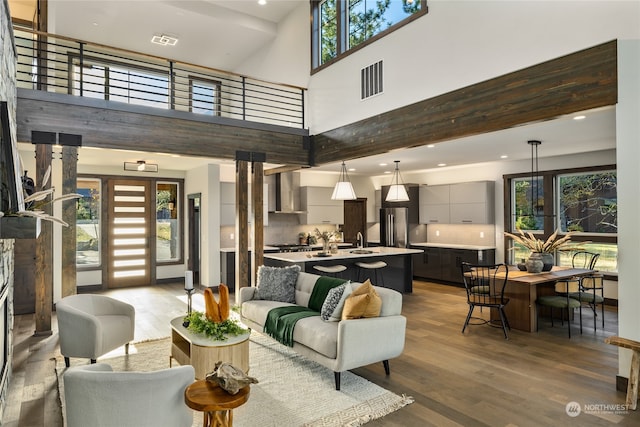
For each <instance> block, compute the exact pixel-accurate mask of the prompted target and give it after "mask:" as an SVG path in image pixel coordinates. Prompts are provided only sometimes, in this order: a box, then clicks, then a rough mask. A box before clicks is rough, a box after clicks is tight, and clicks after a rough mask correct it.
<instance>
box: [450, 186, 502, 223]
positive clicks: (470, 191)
mask: <svg viewBox="0 0 640 427" xmlns="http://www.w3.org/2000/svg"><path fill="white" fill-rule="evenodd" d="M494 193H495V192H494V183H493V181H477V182H463V183H460V184H451V187H450V189H449V194H450V205H449V214H450V216H451V218H450V219H451V224H492V223H493V222H494V204H495V203H494V200H495V195H494Z"/></svg>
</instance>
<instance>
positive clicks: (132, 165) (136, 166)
mask: <svg viewBox="0 0 640 427" xmlns="http://www.w3.org/2000/svg"><path fill="white" fill-rule="evenodd" d="M124 170H126V171H136V172H158V165H157V164H156V163H147V162H145V161H144V160H138V161H137V162H124Z"/></svg>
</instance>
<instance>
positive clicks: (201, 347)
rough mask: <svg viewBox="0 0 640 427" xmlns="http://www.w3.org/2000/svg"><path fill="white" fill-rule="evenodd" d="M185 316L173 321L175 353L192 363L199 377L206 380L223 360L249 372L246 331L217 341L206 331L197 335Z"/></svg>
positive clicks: (248, 334) (172, 337) (172, 344)
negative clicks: (208, 335) (191, 329)
mask: <svg viewBox="0 0 640 427" xmlns="http://www.w3.org/2000/svg"><path fill="white" fill-rule="evenodd" d="M182 319H183V317H176V318H175V319H173V320H172V321H171V355H170V356H169V366H171V362H172V359H176V361H178V363H179V364H181V365H191V366H193V369H195V371H196V379H199V380H202V379H204V378H205V377H206V375H207V374H208V373H209V372H213V370H214V369H215V365H216V362H219V361H223V362H228V363H231V364H232V365H233V366H235V367H237V368H239V369H242V370H243V371H244V372H245V374H246V373H249V336H250V335H251V333H246V334H243V335H238V336H229V337H228V339H227V340H225V341H215V340H212V339H211V338H208V337H206V336H204V335H202V334H195V333H193V332H191V331H189V330H188V329H187V328H185V327H184V326H182Z"/></svg>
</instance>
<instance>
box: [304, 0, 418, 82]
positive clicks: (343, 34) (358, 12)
mask: <svg viewBox="0 0 640 427" xmlns="http://www.w3.org/2000/svg"><path fill="white" fill-rule="evenodd" d="M312 5H313V10H312V12H313V13H312V15H313V21H312V39H313V42H312V68H314V69H315V68H317V67H320V66H322V65H324V64H327V63H329V62H331V61H333V60H335V59H337V58H339V57H340V56H342V55H343V54H345V53H347V52H348V51H349V50H351V49H354V48H356V47H358V46H361V45H366V44H367V42H369V41H371V40H373V39H374V38H375V37H376V36H378V35H380V36H382V35H384V34H387V33H390V32H392V31H394V30H395V29H397V28H399V27H401V26H402V25H404V24H405V23H407V22H409V21H410V18H413V17H416V16H420V15H423V14H425V13H427V1H426V0H321V1H314V2H312Z"/></svg>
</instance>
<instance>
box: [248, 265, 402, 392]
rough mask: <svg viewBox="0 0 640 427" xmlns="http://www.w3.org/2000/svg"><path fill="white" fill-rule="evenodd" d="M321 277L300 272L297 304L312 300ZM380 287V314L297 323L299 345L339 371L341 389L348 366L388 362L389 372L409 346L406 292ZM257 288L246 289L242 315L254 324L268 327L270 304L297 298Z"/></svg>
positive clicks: (295, 347) (258, 327) (296, 343)
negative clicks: (259, 292) (275, 296)
mask: <svg viewBox="0 0 640 427" xmlns="http://www.w3.org/2000/svg"><path fill="white" fill-rule="evenodd" d="M319 277H320V276H318V275H315V274H311V273H305V272H300V273H298V278H297V281H296V292H295V301H296V303H295V305H301V306H305V307H307V306H308V303H309V298H310V296H311V292H312V291H313V287H314V286H315V283H316V280H317V279H318V278H319ZM374 289H375V290H376V292H377V293H378V295H379V296H380V298H381V299H382V308H381V311H380V316H379V317H373V318H366V319H353V320H341V321H339V322H328V321H324V320H322V319H321V318H320V316H313V317H307V318H304V319H301V320H299V321H298V322H297V323H296V326H295V329H294V332H293V340H294V345H293V350H295V351H296V352H297V353H299V354H301V355H303V356H305V357H307V358H308V359H311V360H314V361H316V362H318V363H319V364H321V365H323V366H326V367H327V368H329V369H331V370H332V371H334V373H335V382H336V390H340V373H341V372H342V371H347V370H349V369H354V368H358V367H360V366H365V365H368V364H371V363H376V362H383V364H384V368H385V371H386V373H387V375H388V374H389V359H392V358H394V357H398V356H399V355H400V354H402V351H403V350H404V340H405V329H406V324H407V319H406V318H405V317H404V316H402V315H401V311H402V294H401V293H399V292H397V291H394V290H392V289H388V288H382V287H378V286H375V287H374ZM255 290H256V288H255V287H245V288H241V289H240V298H239V305H240V307H241V319H242V321H243V323H244V324H245V325H247V326H248V327H250V328H251V329H254V330H256V331H258V332H263V328H264V324H265V321H266V318H267V313H268V312H269V310H271V309H272V308H274V307H281V306H284V305H294V304H290V303H285V302H277V301H265V300H254V299H252V298H253V295H254V292H255Z"/></svg>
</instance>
